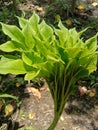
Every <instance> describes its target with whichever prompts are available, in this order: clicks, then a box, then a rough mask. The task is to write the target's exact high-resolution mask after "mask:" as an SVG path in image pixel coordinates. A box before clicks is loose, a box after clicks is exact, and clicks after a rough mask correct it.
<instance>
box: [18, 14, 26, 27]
mask: <svg viewBox="0 0 98 130" xmlns="http://www.w3.org/2000/svg"><path fill="white" fill-rule="evenodd" d="M17 18H18V21H19V25H20V27H21V28H22V29H23V28H24V27H25V26H26V24H27V23H28V20H27V19H25V18H21V17H18V16H17Z"/></svg>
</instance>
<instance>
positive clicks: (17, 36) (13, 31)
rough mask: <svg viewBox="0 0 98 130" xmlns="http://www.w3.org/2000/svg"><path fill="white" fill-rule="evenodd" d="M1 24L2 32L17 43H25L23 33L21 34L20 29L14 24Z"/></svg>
mask: <svg viewBox="0 0 98 130" xmlns="http://www.w3.org/2000/svg"><path fill="white" fill-rule="evenodd" d="M1 24H2V30H3V32H4V33H5V34H6V35H7V36H9V37H10V38H11V39H12V40H13V41H16V42H19V43H25V38H24V35H23V34H22V32H21V30H20V29H19V28H18V27H16V26H14V25H7V24H3V23H1Z"/></svg>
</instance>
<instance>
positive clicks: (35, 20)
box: [29, 12, 40, 33]
mask: <svg viewBox="0 0 98 130" xmlns="http://www.w3.org/2000/svg"><path fill="white" fill-rule="evenodd" d="M39 20H40V18H39V16H38V15H37V14H36V13H35V12H34V13H33V15H32V16H31V17H30V18H29V23H30V25H31V27H32V29H33V30H34V31H35V32H36V33H39V32H38V23H39Z"/></svg>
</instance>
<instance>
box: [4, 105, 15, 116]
mask: <svg viewBox="0 0 98 130" xmlns="http://www.w3.org/2000/svg"><path fill="white" fill-rule="evenodd" d="M13 111H14V107H13V106H12V105H11V104H8V105H6V107H5V115H6V116H10V115H11V114H12V113H13Z"/></svg>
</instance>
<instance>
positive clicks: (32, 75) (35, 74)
mask: <svg viewBox="0 0 98 130" xmlns="http://www.w3.org/2000/svg"><path fill="white" fill-rule="evenodd" d="M39 73H40V70H38V71H37V70H36V71H32V72H30V73H27V74H26V75H25V80H31V79H34V78H36V77H38V75H39Z"/></svg>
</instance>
